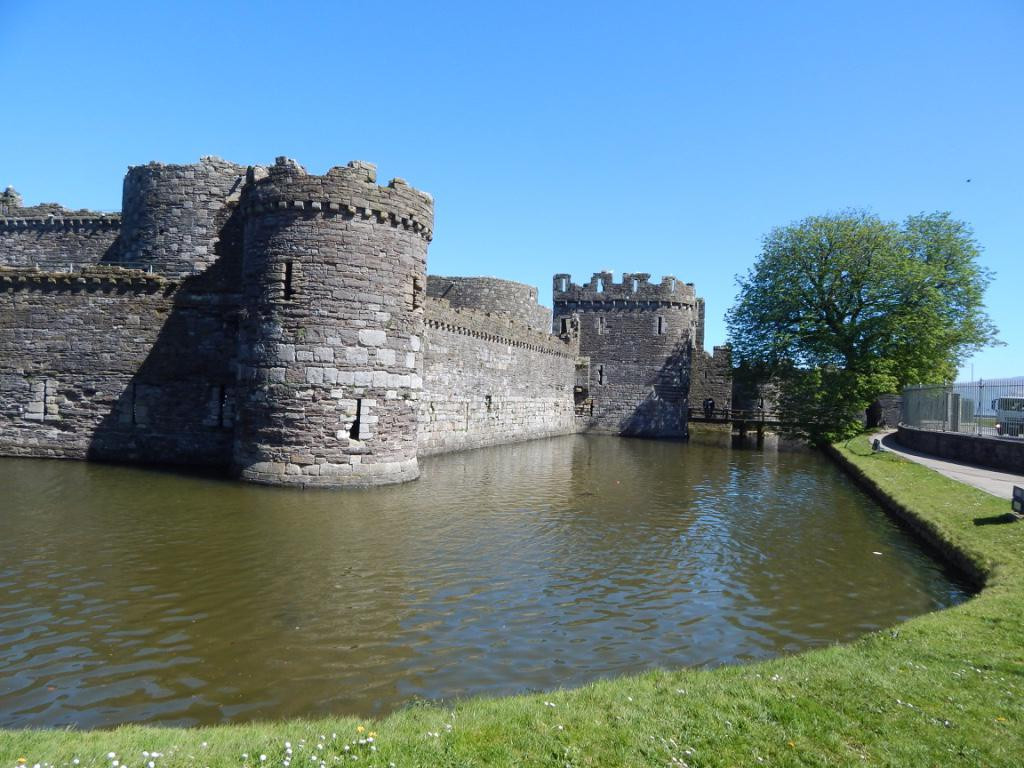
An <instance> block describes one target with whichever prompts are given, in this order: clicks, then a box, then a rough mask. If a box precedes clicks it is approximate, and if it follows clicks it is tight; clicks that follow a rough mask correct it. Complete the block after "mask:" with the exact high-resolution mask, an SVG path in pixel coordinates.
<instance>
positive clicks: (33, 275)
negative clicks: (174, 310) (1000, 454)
mask: <svg viewBox="0 0 1024 768" xmlns="http://www.w3.org/2000/svg"><path fill="white" fill-rule="evenodd" d="M177 287H178V283H176V282H175V281H172V280H168V279H167V278H166V277H165V276H163V275H158V274H153V273H151V272H146V271H144V270H141V269H124V268H123V267H119V266H112V265H111V266H107V265H103V266H97V265H91V266H86V267H83V268H82V269H80V270H76V271H74V272H58V271H53V270H47V269H35V268H32V267H0V292H4V291H8V292H9V291H20V290H89V291H118V292H124V291H130V292H135V293H156V292H158V291H159V292H161V293H164V294H168V293H171V292H173V291H174V290H175V289H176V288H177Z"/></svg>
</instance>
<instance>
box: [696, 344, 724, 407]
mask: <svg viewBox="0 0 1024 768" xmlns="http://www.w3.org/2000/svg"><path fill="white" fill-rule="evenodd" d="M708 398H710V399H712V400H714V401H715V409H716V410H723V409H727V408H732V398H733V392H732V353H731V351H730V349H729V347H715V348H714V350H712V353H711V354H710V355H709V354H708V353H707V352H705V351H704V350H702V349H699V348H698V349H697V350H695V352H694V357H693V371H692V374H691V378H690V407H691V408H696V409H700V408H702V407H703V403H704V401H705V400H706V399H708Z"/></svg>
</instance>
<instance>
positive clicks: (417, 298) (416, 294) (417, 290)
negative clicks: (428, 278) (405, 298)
mask: <svg viewBox="0 0 1024 768" xmlns="http://www.w3.org/2000/svg"><path fill="white" fill-rule="evenodd" d="M422 305H423V283H422V282H421V281H420V279H419V277H418V276H413V278H412V308H413V309H419V308H420V307H421V306H422Z"/></svg>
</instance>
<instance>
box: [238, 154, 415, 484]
mask: <svg viewBox="0 0 1024 768" xmlns="http://www.w3.org/2000/svg"><path fill="white" fill-rule="evenodd" d="M433 209H434V206H433V200H432V199H431V197H430V196H429V195H427V194H425V193H423V192H419V191H417V190H415V189H413V188H411V187H410V186H408V185H407V184H406V183H405V182H404V181H402V180H401V179H393V180H392V181H391V182H390V183H389V184H388V186H387V187H379V186H377V184H376V169H375V168H374V166H372V165H369V164H366V163H358V162H353V163H349V165H348V166H347V167H345V168H332V169H331V170H330V171H328V172H327V173H326V174H325V175H323V176H314V175H309V174H307V173H306V172H305V170H304V169H303V168H302V167H301V166H299V165H298V164H297V163H295V162H293V161H291V160H288V159H286V158H278V160H277V163H276V164H275V165H274V166H273V167H271V168H269V169H263V168H253V169H250V171H249V174H248V179H247V183H246V185H245V188H244V191H243V193H242V200H241V203H240V211H241V215H242V219H243V226H244V240H243V242H244V244H243V259H242V307H243V309H242V315H243V316H242V319H241V325H240V331H239V379H240V390H241V400H240V403H239V414H238V421H237V424H236V432H235V448H234V464H235V467H236V469H237V471H238V472H239V474H240V475H241V477H242V478H243V479H246V480H250V481H253V482H259V483H270V484H279V485H321V486H349V485H351V486H360V485H378V484H382V483H396V482H402V481H405V480H412V479H414V478H415V477H417V476H418V474H419V469H418V467H417V463H416V440H417V411H418V399H419V394H420V390H421V388H422V383H423V382H422V378H421V371H422V353H421V351H420V350H421V341H420V337H421V332H422V328H423V309H422V303H423V297H424V295H425V291H426V256H427V244H428V243H429V241H430V238H431V234H432V232H431V230H432V227H433V216H434V213H433Z"/></svg>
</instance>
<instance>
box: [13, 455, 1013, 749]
mask: <svg viewBox="0 0 1024 768" xmlns="http://www.w3.org/2000/svg"><path fill="white" fill-rule="evenodd" d="M834 451H835V457H836V458H837V460H839V461H841V462H844V463H846V464H847V466H848V468H850V469H851V470H852V471H853V472H855V473H859V474H860V475H861V479H862V480H863V481H864V482H866V483H867V484H869V485H873V486H874V487H875V488H876V491H881V492H884V494H885V495H886V497H887V499H888V500H889V501H888V502H887V503H889V504H890V505H895V507H894V508H898V509H899V510H900V512H901V514H903V515H906V516H907V517H908V518H909V519H910V520H912V521H913V522H914V524H915V526H917V527H919V528H920V530H922V532H923V533H924V535H925V536H927V537H930V538H932V539H933V540H934V541H935V542H936V543H937V544H938V545H939V546H941V547H943V548H944V549H945V550H946V551H947V552H948V553H951V554H952V555H953V556H955V557H956V558H958V559H959V560H960V561H961V563H962V564H963V565H964V566H965V567H966V568H967V569H968V570H969V571H970V572H971V573H972V574H974V576H975V578H977V579H979V581H983V582H984V589H983V590H982V592H981V593H980V594H979V595H978V596H977V597H975V598H974V599H972V600H970V601H968V602H966V603H964V604H962V605H960V606H957V607H956V608H952V609H949V610H945V611H941V612H938V613H933V614H929V615H926V616H921V617H919V618H916V619H913V620H911V621H908V622H906V623H905V624H901V625H899V626H896V627H893V628H890V629H885V630H882V631H879V632H874V633H872V634H869V635H866V636H865V637H863V638H861V639H859V640H857V641H856V642H853V643H850V644H848V645H843V646H834V647H830V648H827V649H823V650H816V651H811V652H807V653H803V654H799V655H796V656H790V657H786V658H782V659H776V660H773V661H769V662H763V663H758V664H751V665H748V666H740V667H723V668H720V669H717V670H686V669H682V670H664V671H655V672H650V673H647V674H643V675H639V676H632V677H624V678H620V679H616V680H611V681H605V682H599V683H595V684H592V685H588V686H585V687H583V688H579V689H576V690H571V691H559V692H554V693H547V694H540V695H535V696H534V695H530V696H516V697H511V698H505V699H477V700H472V701H467V702H464V703H459V704H457V705H455V706H454V707H452V708H443V707H440V706H416V707H410V708H408V709H405V710H402V711H400V712H397V713H395V714H393V715H391V716H389V717H387V718H384V719H382V720H379V721H375V722H372V723H371V722H367V721H362V722H360V721H359V720H356V719H353V718H330V719H326V720H303V721H292V722H273V723H257V724H251V725H240V726H218V727H210V728H200V729H189V730H182V729H165V728H148V727H135V726H127V727H123V728H119V729H116V730H114V731H93V732H74V731H0V768H4V766H14V765H17V764H18V763H17V761H18V759H19V758H21V757H24V758H25V760H26V761H27V764H28V765H29V766H33V765H35V764H36V763H40V764H42V765H46V764H47V763H49V764H52V765H56V766H64V765H72V762H71V761H72V760H73V759H78V760H79V763H78V765H79V766H80V768H88V767H89V766H104V767H106V768H109V767H110V766H111V764H112V761H111V760H110V759H108V758H107V754H108V753H109V752H115V753H116V755H117V759H118V760H120V762H121V764H122V766H123V765H127V766H129V768H145V767H146V765H147V763H148V761H149V760H153V762H154V763H155V765H156V768H162V766H172V765H182V766H218V765H229V766H239V767H241V766H245V765H247V766H261V765H263V766H268V767H269V766H282V764H283V759H284V758H285V756H286V752H285V742H286V741H287V742H290V743H291V748H292V760H291V767H292V768H310V767H312V768H319V766H320V764H321V761H322V762H324V763H325V764H326V765H327V766H333V765H342V764H351V765H354V766H387V765H388V764H389V763H394V764H395V765H396V766H398V767H399V768H405V767H406V766H483V765H507V766H531V765H538V766H539V765H545V766H547V765H550V766H566V765H570V766H619V765H658V766H682V765H690V766H757V765H772V766H800V765H829V766H842V765H850V766H853V765H856V766H861V765H889V766H1020V765H1022V764H1024V563H1022V560H1024V523H1006V524H1003V523H1000V522H994V521H997V520H999V519H1000V518H1001V517H1002V516H1004V515H1005V513H1006V512H1007V511H1008V504H1007V502H1005V501H1002V500H999V499H996V498H994V497H991V496H988V495H987V494H984V493H982V492H980V491H977V490H974V489H972V488H968V487H966V486H962V485H960V484H958V483H956V482H954V481H952V480H948V479H946V478H944V477H941V476H940V475H937V474H935V473H933V472H931V471H930V470H927V469H925V468H923V467H921V466H918V465H916V464H911V463H909V462H905V461H903V460H901V459H899V458H897V457H894V456H892V455H891V454H884V453H883V454H872V453H871V451H870V449H869V447H868V442H867V440H866V439H865V438H856V439H855V440H852V441H850V442H848V443H844V444H840V445H837V446H835V449H834ZM976 519H977V520H981V521H983V522H989V523H991V524H981V525H979V524H976V522H975V521H976ZM0 675H2V671H0ZM0 690H2V677H0ZM552 705H553V706H552ZM0 706H2V696H0ZM359 725H362V726H365V727H366V729H367V731H366V732H364V733H363V734H359V733H357V726H359ZM371 730H372V731H374V732H375V733H376V735H375V744H374V746H376V747H377V751H371V749H370V745H369V744H362V745H361V744H359V743H358V738H360V736H361V737H364V738H365V736H367V735H368V734H369V732H370V731H371ZM353 741H355V743H354V744H353V743H352V742H353ZM319 744H323V747H322V748H319V747H318V745H319ZM346 745H347V746H348V749H349V751H348V752H346V751H345V750H344V747H345V746H346ZM144 750H145V751H147V752H150V753H152V752H154V751H156V752H159V753H161V754H160V756H159V757H156V758H153V757H152V756H150V757H144V756H143V751H144ZM311 753H312V754H316V755H321V756H322V760H321V758H318V759H315V760H311V759H310V754H311ZM243 754H245V755H248V757H247V758H246V757H243ZM260 755H266V756H267V760H266V762H261V761H260ZM353 755H356V756H358V758H359V759H358V761H356V760H353V759H352V756H353Z"/></svg>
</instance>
